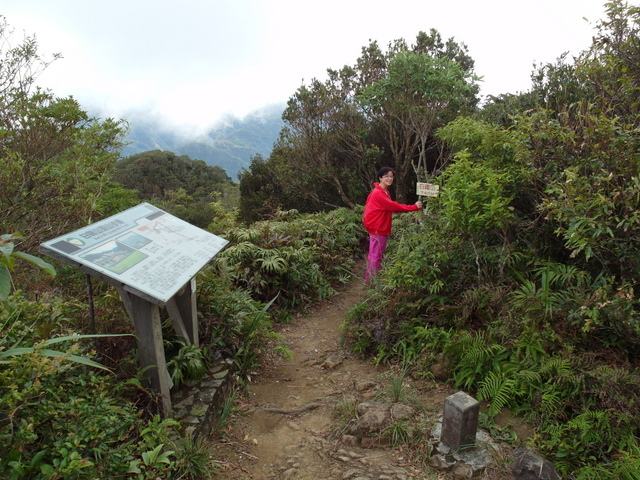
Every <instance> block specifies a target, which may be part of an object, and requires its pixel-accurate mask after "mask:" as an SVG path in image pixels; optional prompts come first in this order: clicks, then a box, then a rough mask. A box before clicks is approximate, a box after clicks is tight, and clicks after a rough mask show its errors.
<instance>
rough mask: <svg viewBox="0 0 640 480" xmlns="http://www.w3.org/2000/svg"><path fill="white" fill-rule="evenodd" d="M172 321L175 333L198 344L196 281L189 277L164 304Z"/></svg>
mask: <svg viewBox="0 0 640 480" xmlns="http://www.w3.org/2000/svg"><path fill="white" fill-rule="evenodd" d="M165 307H166V308H167V312H169V317H170V318H171V321H172V322H173V328H174V329H175V331H176V333H177V334H178V335H180V336H181V337H183V338H184V339H185V340H187V341H188V342H189V343H192V344H193V345H195V346H196V347H199V346H200V341H199V338H198V312H197V305H196V281H195V279H191V281H189V282H187V284H186V285H185V286H184V287H183V288H182V289H181V290H180V291H179V292H178V293H177V294H176V295H174V296H173V297H172V298H171V299H170V300H169V301H168V302H167V304H166V305H165Z"/></svg>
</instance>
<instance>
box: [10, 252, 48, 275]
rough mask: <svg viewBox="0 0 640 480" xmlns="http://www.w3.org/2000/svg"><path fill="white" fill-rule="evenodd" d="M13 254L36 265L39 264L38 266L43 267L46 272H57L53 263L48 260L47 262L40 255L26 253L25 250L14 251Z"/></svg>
mask: <svg viewBox="0 0 640 480" xmlns="http://www.w3.org/2000/svg"><path fill="white" fill-rule="evenodd" d="M13 256H14V257H18V258H22V259H23V260H26V261H28V262H31V263H33V264H34V265H37V266H38V267H40V268H41V269H43V270H44V271H45V272H47V273H49V274H51V275H55V274H56V269H55V268H54V267H53V265H51V264H50V263H48V262H45V261H44V260H43V259H41V258H40V257H36V256H34V255H30V254H28V253H24V252H13Z"/></svg>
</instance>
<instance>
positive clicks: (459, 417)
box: [440, 392, 480, 452]
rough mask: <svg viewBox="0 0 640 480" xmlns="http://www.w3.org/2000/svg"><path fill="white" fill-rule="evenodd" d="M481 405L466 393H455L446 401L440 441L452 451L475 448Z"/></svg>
mask: <svg viewBox="0 0 640 480" xmlns="http://www.w3.org/2000/svg"><path fill="white" fill-rule="evenodd" d="M479 413H480V403H479V402H478V401H477V400H476V399H475V398H473V397H472V396H470V395H467V394H466V393H464V392H458V393H454V394H453V395H450V396H448V397H447V398H446V400H445V401H444V415H443V417H442V433H441V434H440V441H441V442H442V443H443V444H444V445H445V446H447V447H449V448H450V449H451V450H452V451H454V452H457V451H458V450H459V449H460V448H461V447H468V446H474V445H475V443H476V430H477V429H478V414H479Z"/></svg>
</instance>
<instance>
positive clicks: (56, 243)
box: [40, 203, 228, 302]
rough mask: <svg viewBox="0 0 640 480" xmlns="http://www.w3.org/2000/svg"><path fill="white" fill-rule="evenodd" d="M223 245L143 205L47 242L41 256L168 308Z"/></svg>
mask: <svg viewBox="0 0 640 480" xmlns="http://www.w3.org/2000/svg"><path fill="white" fill-rule="evenodd" d="M227 243H228V241H227V240H225V239H224V238H221V237H218V236H216V235H213V234H212V233H209V232H207V231H205V230H202V229H201V228H198V227H196V226H194V225H191V224H190V223H188V222H185V221H184V220H180V219H179V218H177V217H174V216H173V215H170V214H168V213H166V212H164V211H163V210H160V209H159V208H156V207H154V206H153V205H151V204H148V203H141V204H140V205H138V206H136V207H133V208H130V209H129V210H125V211H124V212H121V213H119V214H117V215H114V216H112V217H109V218H106V219H104V220H101V221H99V222H96V223H94V224H92V225H89V226H87V227H84V228H81V229H79V230H76V231H75V232H71V233H69V234H67V235H63V236H61V237H58V238H54V239H53V240H49V241H47V242H44V243H43V244H41V245H40V250H41V251H42V252H43V253H45V254H48V255H50V256H53V257H55V258H59V259H61V260H63V261H64V260H65V259H69V260H71V261H73V262H75V263H80V264H82V265H85V266H87V267H89V268H90V269H92V270H95V271H98V272H100V273H102V274H103V275H106V276H107V277H110V278H113V279H115V280H117V281H119V282H122V283H123V284H125V285H128V286H130V287H132V288H134V289H136V290H139V291H140V292H143V293H146V294H147V295H149V296H151V297H152V298H155V299H157V300H159V301H161V302H167V301H168V300H169V299H171V297H173V296H174V295H175V294H176V293H177V292H178V291H179V290H180V289H181V288H182V287H183V286H184V285H185V284H186V283H187V282H188V281H189V280H191V278H193V276H195V274H196V273H198V271H200V269H201V268H202V267H204V266H205V265H206V264H207V262H209V260H211V259H212V258H213V257H214V256H215V255H216V254H217V253H218V252H219V251H220V250H222V249H223V248H224V246H225V245H226V244H227Z"/></svg>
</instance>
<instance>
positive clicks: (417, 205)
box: [416, 200, 422, 209]
mask: <svg viewBox="0 0 640 480" xmlns="http://www.w3.org/2000/svg"><path fill="white" fill-rule="evenodd" d="M416 207H418V208H419V209H420V208H422V202H421V201H420V200H418V201H417V202H416Z"/></svg>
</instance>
